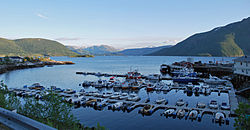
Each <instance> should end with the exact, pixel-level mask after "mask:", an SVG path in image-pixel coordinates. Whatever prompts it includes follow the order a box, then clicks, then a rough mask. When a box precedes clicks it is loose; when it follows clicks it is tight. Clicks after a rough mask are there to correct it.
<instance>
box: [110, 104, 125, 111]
mask: <svg viewBox="0 0 250 130" xmlns="http://www.w3.org/2000/svg"><path fill="white" fill-rule="evenodd" d="M122 105H123V102H117V103H115V104H113V105H111V109H113V110H116V109H118V110H119V109H120V108H121V107H122Z"/></svg>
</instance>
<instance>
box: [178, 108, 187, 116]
mask: <svg viewBox="0 0 250 130" xmlns="http://www.w3.org/2000/svg"><path fill="white" fill-rule="evenodd" d="M185 114H186V111H185V110H184V109H180V110H178V111H177V117H184V116H185Z"/></svg>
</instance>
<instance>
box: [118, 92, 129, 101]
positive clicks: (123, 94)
mask: <svg viewBox="0 0 250 130" xmlns="http://www.w3.org/2000/svg"><path fill="white" fill-rule="evenodd" d="M119 99H120V100H127V99H128V93H122V94H121V96H120V97H119Z"/></svg>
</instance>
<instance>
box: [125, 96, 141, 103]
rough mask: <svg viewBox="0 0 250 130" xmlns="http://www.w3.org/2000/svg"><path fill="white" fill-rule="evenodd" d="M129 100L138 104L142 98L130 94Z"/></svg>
mask: <svg viewBox="0 0 250 130" xmlns="http://www.w3.org/2000/svg"><path fill="white" fill-rule="evenodd" d="M127 100H128V101H134V102H137V101H139V100H141V98H140V97H139V96H138V95H137V94H130V95H129V97H128V99H127Z"/></svg>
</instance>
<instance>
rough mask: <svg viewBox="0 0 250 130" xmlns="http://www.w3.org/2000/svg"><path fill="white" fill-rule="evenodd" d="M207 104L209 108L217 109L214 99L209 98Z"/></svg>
mask: <svg viewBox="0 0 250 130" xmlns="http://www.w3.org/2000/svg"><path fill="white" fill-rule="evenodd" d="M208 106H209V108H210V109H218V103H217V101H215V100H211V101H210V103H209V105H208Z"/></svg>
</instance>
